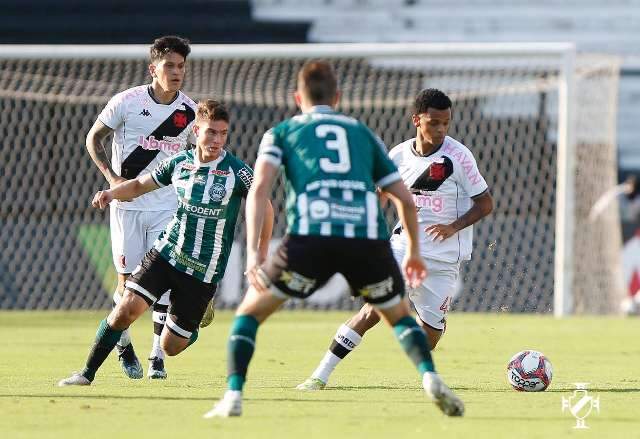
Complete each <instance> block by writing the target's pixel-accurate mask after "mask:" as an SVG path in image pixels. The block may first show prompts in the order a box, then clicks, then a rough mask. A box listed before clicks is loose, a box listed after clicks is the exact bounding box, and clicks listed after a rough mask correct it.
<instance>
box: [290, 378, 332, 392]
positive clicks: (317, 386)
mask: <svg viewBox="0 0 640 439" xmlns="http://www.w3.org/2000/svg"><path fill="white" fill-rule="evenodd" d="M326 385H327V383H325V382H324V381H322V380H321V379H319V378H313V377H311V378H307V379H306V380H305V381H304V383H300V384H298V385H297V386H296V389H298V390H308V391H313V390H322V389H324V388H325V386H326Z"/></svg>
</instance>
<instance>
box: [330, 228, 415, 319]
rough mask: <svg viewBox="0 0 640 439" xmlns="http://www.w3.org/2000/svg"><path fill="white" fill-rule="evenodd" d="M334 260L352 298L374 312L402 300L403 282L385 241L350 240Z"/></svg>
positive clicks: (387, 242)
mask: <svg viewBox="0 0 640 439" xmlns="http://www.w3.org/2000/svg"><path fill="white" fill-rule="evenodd" d="M346 241H351V242H346V243H345V248H343V250H342V252H341V253H340V254H339V255H336V258H338V259H339V260H340V265H341V269H340V272H341V273H342V274H343V275H344V277H345V278H346V279H347V282H348V283H349V285H350V287H351V290H352V294H353V295H355V296H360V297H362V298H363V299H364V301H365V302H367V303H369V304H371V305H374V306H375V307H376V308H377V309H382V308H391V307H393V306H394V305H396V304H398V303H400V302H401V300H402V297H403V296H404V291H405V287H404V281H403V279H402V274H401V272H400V268H399V267H398V264H397V263H396V260H395V258H394V256H393V253H392V251H391V247H390V245H389V241H386V240H367V239H351V240H346Z"/></svg>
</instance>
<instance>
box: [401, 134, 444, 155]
mask: <svg viewBox="0 0 640 439" xmlns="http://www.w3.org/2000/svg"><path fill="white" fill-rule="evenodd" d="M446 142H447V136H444V141H443V142H442V143H441V144H440V146H438V149H436V150H434V151H433V152H432V153H430V154H427V155H423V154H420V153H419V152H418V150H417V149H416V139H415V138H414V139H413V140H412V141H411V143H410V144H409V149H410V150H411V153H412V154H413V155H415V156H416V157H430V156H432V155H434V154H435V153H437V152H438V151H440V150H441V149H442V146H443V145H444V144H445V143H446Z"/></svg>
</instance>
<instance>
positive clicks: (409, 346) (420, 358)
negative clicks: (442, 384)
mask: <svg viewBox="0 0 640 439" xmlns="http://www.w3.org/2000/svg"><path fill="white" fill-rule="evenodd" d="M393 332H395V334H396V338H397V339H398V341H399V342H400V346H402V349H404V351H405V352H406V353H407V355H408V356H409V358H410V359H411V361H413V364H415V365H416V368H417V369H418V371H419V372H420V375H423V374H424V373H425V372H435V366H434V364H433V359H432V358H431V349H430V348H429V343H428V342H427V336H426V335H425V333H424V331H423V330H422V328H420V326H419V325H418V324H417V323H416V321H415V320H414V319H412V318H411V317H409V316H407V317H403V318H401V319H400V320H398V321H397V322H396V324H395V325H393Z"/></svg>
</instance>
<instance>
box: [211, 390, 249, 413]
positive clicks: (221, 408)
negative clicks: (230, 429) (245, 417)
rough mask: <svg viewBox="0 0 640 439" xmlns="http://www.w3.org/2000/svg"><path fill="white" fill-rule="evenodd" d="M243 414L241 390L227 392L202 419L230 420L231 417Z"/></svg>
mask: <svg viewBox="0 0 640 439" xmlns="http://www.w3.org/2000/svg"><path fill="white" fill-rule="evenodd" d="M241 414H242V392H241V391H239V390H227V391H226V392H224V396H223V397H222V399H221V400H220V401H218V402H217V403H216V405H214V406H213V408H212V409H211V410H209V411H208V412H207V413H205V414H204V415H203V416H202V417H203V418H205V419H209V418H228V417H229V416H240V415H241Z"/></svg>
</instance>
